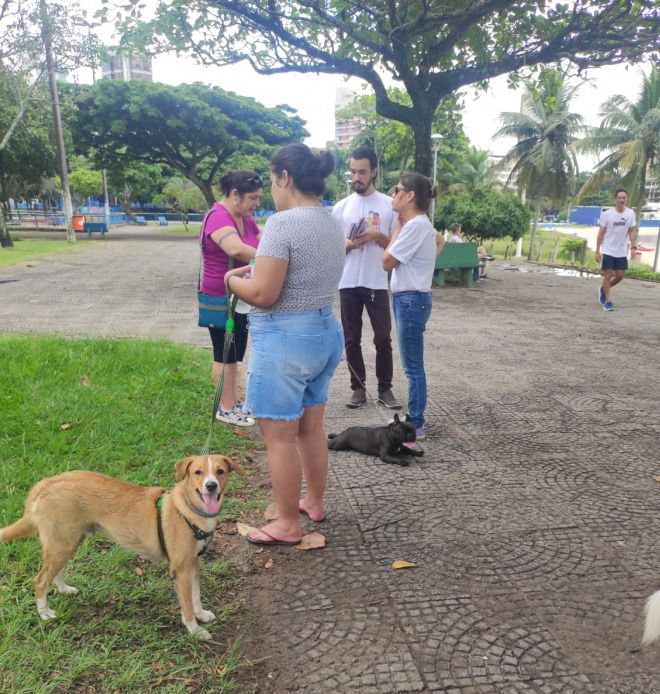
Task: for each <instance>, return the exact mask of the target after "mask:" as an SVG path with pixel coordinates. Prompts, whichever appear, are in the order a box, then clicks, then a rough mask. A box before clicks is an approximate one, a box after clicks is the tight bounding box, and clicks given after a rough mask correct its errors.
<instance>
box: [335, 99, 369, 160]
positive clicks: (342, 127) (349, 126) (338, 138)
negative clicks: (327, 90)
mask: <svg viewBox="0 0 660 694" xmlns="http://www.w3.org/2000/svg"><path fill="white" fill-rule="evenodd" d="M357 96H358V94H357V92H354V91H353V90H352V89H348V88H347V87H337V88H336V90H335V146H336V147H349V146H350V144H351V140H352V139H353V138H354V137H355V136H356V135H359V134H360V133H361V132H362V129H363V128H364V121H363V120H362V118H359V117H357V116H356V117H354V118H337V115H336V114H337V111H338V110H339V109H341V108H343V107H344V106H348V105H349V104H351V103H352V102H353V101H354V100H355V98H356V97H357Z"/></svg>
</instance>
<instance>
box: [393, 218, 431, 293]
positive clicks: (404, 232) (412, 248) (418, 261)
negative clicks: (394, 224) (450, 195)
mask: <svg viewBox="0 0 660 694" xmlns="http://www.w3.org/2000/svg"><path fill="white" fill-rule="evenodd" d="M437 235H438V234H437V232H436V230H435V229H434V228H433V225H432V224H431V220H430V219H429V218H428V217H427V216H426V215H425V214H420V215H418V216H417V217H413V218H412V219H411V220H410V221H409V222H406V224H404V225H403V227H402V228H401V231H400V232H399V236H398V237H397V239H396V241H395V242H394V243H393V244H392V245H391V246H390V249H389V253H390V255H391V256H393V257H394V258H396V259H397V260H398V261H399V263H400V265H399V267H395V268H394V270H392V282H391V284H390V287H391V289H392V292H430V291H431V282H432V281H433V270H434V269H435V256H436V239H437Z"/></svg>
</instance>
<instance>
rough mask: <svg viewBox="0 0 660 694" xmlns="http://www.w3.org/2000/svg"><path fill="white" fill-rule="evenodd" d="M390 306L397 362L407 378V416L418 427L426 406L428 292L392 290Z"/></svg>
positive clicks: (429, 306) (429, 310)
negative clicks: (392, 312) (393, 321)
mask: <svg viewBox="0 0 660 694" xmlns="http://www.w3.org/2000/svg"><path fill="white" fill-rule="evenodd" d="M392 308H393V309H394V320H395V322H396V334H397V338H398V340H399V352H400V353H401V363H402V364H403V371H404V372H405V374H406V377H407V379H408V416H409V417H410V419H411V420H412V421H413V422H414V424H415V428H417V429H419V428H420V427H423V426H424V410H425V409H426V372H425V371H424V331H425V330H426V323H427V321H428V319H429V316H430V315H431V292H396V293H395V294H393V295H392Z"/></svg>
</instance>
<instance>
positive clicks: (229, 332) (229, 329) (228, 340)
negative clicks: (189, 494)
mask: <svg viewBox="0 0 660 694" xmlns="http://www.w3.org/2000/svg"><path fill="white" fill-rule="evenodd" d="M225 294H226V295H227V296H230V297H231V299H229V301H227V323H226V325H225V344H224V345H223V349H222V363H223V364H226V363H227V356H228V354H229V350H230V349H231V346H232V344H233V342H234V313H235V310H236V304H237V303H238V297H237V296H236V295H235V294H231V293H230V292H229V286H228V285H227V280H225ZM224 383H225V370H224V368H223V369H222V374H221V375H220V378H219V379H218V385H217V386H216V387H215V396H214V398H213V409H212V410H211V426H210V427H209V434H208V436H207V437H206V443H205V444H204V446H203V448H202V450H201V451H200V455H208V454H209V452H210V450H211V441H212V440H213V427H214V426H215V422H216V419H215V413H216V412H217V411H218V405H219V404H220V397H221V395H222V387H223V386H224Z"/></svg>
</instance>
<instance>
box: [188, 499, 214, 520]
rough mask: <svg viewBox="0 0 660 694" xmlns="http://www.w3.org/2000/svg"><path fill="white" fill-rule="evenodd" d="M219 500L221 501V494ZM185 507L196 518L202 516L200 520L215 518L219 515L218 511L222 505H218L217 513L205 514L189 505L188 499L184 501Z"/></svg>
mask: <svg viewBox="0 0 660 694" xmlns="http://www.w3.org/2000/svg"><path fill="white" fill-rule="evenodd" d="M220 499H222V494H220ZM186 506H187V507H188V508H189V509H190V510H191V511H192V512H193V513H196V514H197V515H198V516H202V518H215V517H216V516H219V515H220V509H221V508H222V503H219V504H218V512H217V513H207V512H206V511H202V509H201V508H197V506H195V505H194V504H192V503H190V501H188V499H186Z"/></svg>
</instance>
